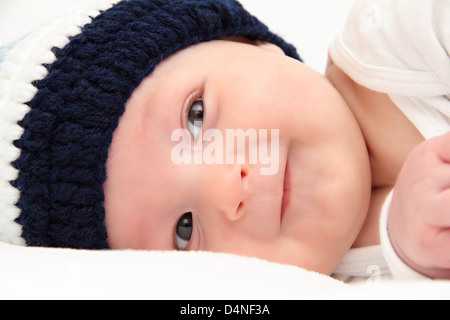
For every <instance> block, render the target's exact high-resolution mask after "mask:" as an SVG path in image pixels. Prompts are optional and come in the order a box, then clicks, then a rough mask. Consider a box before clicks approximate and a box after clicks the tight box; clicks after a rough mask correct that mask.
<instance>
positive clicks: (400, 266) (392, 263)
mask: <svg viewBox="0 0 450 320" xmlns="http://www.w3.org/2000/svg"><path fill="white" fill-rule="evenodd" d="M393 193H394V191H392V192H391V193H390V194H389V196H388V197H387V199H386V201H385V203H384V205H383V208H382V212H381V218H380V240H381V247H382V251H383V255H384V258H385V260H386V263H387V264H388V266H389V269H390V271H391V274H392V277H393V278H394V279H395V280H425V279H428V280H431V279H429V278H427V277H425V276H423V275H421V274H420V273H418V272H416V271H414V270H413V269H411V268H410V267H409V266H408V265H407V264H406V263H404V262H403V261H402V260H401V259H400V257H399V256H398V255H397V253H396V252H395V249H394V247H393V246H392V243H391V239H390V238H389V231H388V219H389V209H390V207H391V201H392V196H393Z"/></svg>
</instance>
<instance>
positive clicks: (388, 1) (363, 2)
mask: <svg viewBox="0 0 450 320" xmlns="http://www.w3.org/2000/svg"><path fill="white" fill-rule="evenodd" d="M449 53H450V0H419V1H411V0H356V2H355V4H354V6H353V8H352V10H351V11H350V14H349V16H348V20H347V23H346V26H345V27H344V30H343V31H342V32H341V33H340V34H339V35H338V37H337V38H336V40H335V42H334V43H333V44H332V45H331V47H330V56H331V58H332V59H333V62H334V63H335V64H336V65H337V66H338V67H339V68H340V69H342V70H343V71H344V72H345V73H346V74H348V75H349V76H350V77H351V78H352V79H353V80H354V81H355V82H357V83H358V84H360V85H362V86H364V87H367V88H369V89H371V90H374V91H377V92H382V93H385V94H387V95H388V96H389V97H390V98H391V99H392V101H393V102H394V103H395V104H396V105H397V107H398V108H399V109H400V110H401V111H402V112H403V113H404V114H405V116H406V117H407V118H408V119H409V120H410V121H411V122H412V123H413V124H414V125H415V126H416V128H417V129H418V130H419V132H420V133H421V134H422V135H423V136H424V138H426V139H430V138H432V137H435V136H439V135H442V134H444V133H446V132H449V131H450V100H449V99H450V57H449ZM394 192H395V190H394ZM391 196H392V194H391V195H390V196H389V197H388V199H387V200H386V203H385V206H384V209H383V213H382V218H381V221H380V235H381V242H382V245H381V246H376V247H370V248H363V249H357V250H351V251H350V252H349V253H348V255H347V256H346V257H345V258H344V259H343V261H342V263H341V264H340V265H339V267H338V268H337V269H336V271H335V275H336V277H337V278H339V279H343V280H349V279H350V278H354V277H357V278H358V277H365V278H370V277H372V276H373V274H374V272H378V271H379V272H380V273H379V275H380V276H384V275H388V274H391V275H392V276H393V277H394V278H395V279H400V278H403V279H405V278H407V279H413V278H421V276H420V275H419V274H418V273H416V272H414V271H413V270H412V269H410V268H409V267H408V266H406V265H405V264H404V263H403V262H402V261H401V260H400V258H399V257H398V256H397V255H396V253H395V251H394V249H393V248H392V246H391V243H390V240H389V235H388V231H387V220H388V219H387V218H388V214H389V206H390V199H391ZM377 266H378V267H379V269H376V267H377ZM387 266H388V268H386V267H387ZM374 270H375V271H374ZM364 274H365V276H364Z"/></svg>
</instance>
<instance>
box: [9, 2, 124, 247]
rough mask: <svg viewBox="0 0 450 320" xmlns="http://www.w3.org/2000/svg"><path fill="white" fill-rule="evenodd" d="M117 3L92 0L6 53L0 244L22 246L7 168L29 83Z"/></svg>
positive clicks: (14, 154)
mask: <svg viewBox="0 0 450 320" xmlns="http://www.w3.org/2000/svg"><path fill="white" fill-rule="evenodd" d="M117 2H119V0H97V1H95V0H93V1H91V2H89V3H88V4H86V5H85V7H84V8H76V9H74V10H73V12H72V13H71V14H69V15H67V16H64V17H61V18H58V19H56V20H54V21H52V22H50V23H48V24H46V25H44V26H42V27H40V28H39V29H37V30H35V31H33V32H32V33H30V34H29V35H28V36H27V37H26V38H24V39H23V40H22V41H21V42H20V43H19V44H18V45H17V46H16V47H15V48H14V49H13V50H11V52H9V54H8V57H7V59H6V61H5V63H4V65H3V69H2V70H0V241H5V242H10V243H13V244H18V245H25V240H24V239H23V238H22V237H21V234H22V227H21V226H20V225H19V224H17V223H16V222H14V220H15V219H16V218H18V217H19V215H20V209H19V208H17V207H16V205H15V204H16V203H17V202H18V201H19V198H20V192H19V190H17V189H16V188H14V187H13V186H11V184H10V183H9V181H12V180H15V179H17V177H18V170H16V169H14V168H13V167H12V166H11V162H13V161H15V160H17V158H18V157H19V156H20V150H19V149H17V148H16V147H15V146H14V145H13V141H14V140H17V139H19V138H20V137H21V136H22V134H23V129H22V128H21V127H20V126H19V125H18V124H17V122H18V121H20V120H22V119H23V117H24V116H25V115H26V114H27V113H28V112H29V110H30V108H29V107H28V106H27V105H26V104H25V103H27V102H29V101H30V100H31V99H32V98H33V97H34V95H35V94H36V93H37V89H36V88H35V87H34V86H33V85H32V84H31V83H32V82H33V81H35V80H41V79H43V78H44V77H45V76H47V74H48V71H47V69H46V68H45V67H43V64H51V63H53V62H54V61H55V60H56V57H55V55H54V54H53V53H52V52H51V49H52V48H54V47H58V48H63V47H64V46H65V45H67V44H68V43H69V37H73V36H75V35H77V34H79V33H80V31H81V27H83V26H84V25H86V24H88V23H90V22H91V21H92V20H91V18H95V17H96V16H98V15H99V14H100V11H101V10H107V9H109V8H110V7H112V5H113V4H115V3H117Z"/></svg>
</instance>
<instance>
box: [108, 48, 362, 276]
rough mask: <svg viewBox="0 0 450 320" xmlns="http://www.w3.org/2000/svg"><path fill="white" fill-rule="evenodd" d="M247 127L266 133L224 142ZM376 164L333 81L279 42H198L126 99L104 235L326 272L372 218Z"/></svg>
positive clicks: (118, 241)
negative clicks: (240, 142) (373, 167)
mask: <svg viewBox="0 0 450 320" xmlns="http://www.w3.org/2000/svg"><path fill="white" fill-rule="evenodd" d="M238 129H243V131H242V132H244V133H247V134H248V137H250V136H252V137H253V138H255V137H256V138H255V139H256V140H254V139H253V145H252V147H250V146H249V145H250V143H249V141H250V138H247V140H246V141H247V144H246V145H245V146H246V149H245V152H244V153H242V152H241V153H239V152H238V149H239V148H238V140H239V138H236V140H234V139H233V141H234V142H235V143H234V144H233V143H231V139H227V133H228V134H230V133H233V132H234V133H236V132H238ZM265 134H266V136H267V139H266V140H267V141H264V140H265V139H264V137H265ZM208 137H209V138H208ZM265 148H267V150H266V149H265ZM190 152H192V154H191V155H190V156H189V153H190ZM252 152H253V153H252ZM235 155H236V157H234V156H235ZM227 156H228V158H227ZM269 160H270V161H269ZM368 163H369V162H368V159H367V151H366V147H365V144H364V139H363V137H362V135H361V132H360V129H359V127H358V125H357V123H356V121H355V119H354V117H353V115H352V113H351V112H350V110H349V108H348V106H347V105H346V103H345V102H344V101H343V99H342V98H341V96H340V95H339V94H338V93H337V92H336V90H335V89H334V88H333V87H332V86H331V85H330V84H329V82H328V81H327V80H326V79H325V78H324V77H322V76H321V75H319V74H318V73H316V72H314V71H313V70H311V69H309V68H308V67H306V66H305V65H303V64H301V63H299V62H298V61H296V60H293V59H291V58H288V57H286V56H285V55H284V54H283V53H282V52H281V51H280V50H278V48H276V47H274V46H271V45H267V44H252V45H250V44H245V43H240V42H232V41H224V40H217V41H211V42H207V43H202V44H199V45H197V46H193V47H189V48H187V49H185V50H182V51H180V52H178V53H177V54H175V55H173V56H171V57H170V58H169V59H166V60H165V61H163V62H162V63H161V64H160V65H159V66H158V67H157V68H156V70H155V71H154V72H153V73H152V74H151V75H150V76H149V77H147V78H146V79H145V80H144V81H143V82H142V83H141V85H140V86H139V87H138V88H137V89H136V90H135V92H134V93H133V95H132V97H131V98H130V100H129V101H128V103H127V106H126V111H125V114H124V115H123V116H122V117H121V119H120V122H119V127H118V128H117V130H116V131H115V132H114V137H113V142H112V145H111V148H110V151H109V159H108V161H107V173H108V179H107V181H106V183H105V185H104V190H105V203H104V206H105V209H106V226H107V230H108V235H109V238H108V242H109V244H110V246H111V248H112V249H125V248H127V249H149V250H153V249H156V250H172V249H179V250H196V251H197V250H201V251H213V252H225V253H234V254H238V255H244V256H252V257H258V258H262V259H267V260H269V261H274V262H280V263H285V264H292V265H297V266H300V267H304V268H307V269H310V270H314V271H318V272H322V273H328V274H329V273H331V272H332V271H333V269H334V268H335V266H336V265H337V263H338V262H339V261H340V260H341V258H342V256H343V255H344V254H345V252H346V251H347V250H348V249H349V248H350V247H351V245H352V243H353V241H354V240H355V238H356V236H357V235H358V233H359V231H360V228H361V225H362V223H363V221H364V218H365V213H366V211H367V206H368V199H369V194H370V169H369V165H368Z"/></svg>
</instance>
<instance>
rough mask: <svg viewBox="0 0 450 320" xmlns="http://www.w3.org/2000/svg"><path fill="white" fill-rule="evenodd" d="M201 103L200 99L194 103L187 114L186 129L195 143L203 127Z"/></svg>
mask: <svg viewBox="0 0 450 320" xmlns="http://www.w3.org/2000/svg"><path fill="white" fill-rule="evenodd" d="M203 111H204V110H203V101H202V100H201V99H199V100H197V101H195V102H194V103H193V104H192V106H191V108H190V109H189V112H188V128H189V131H190V132H191V134H192V136H193V137H194V141H197V139H198V137H199V135H200V132H201V130H202V126H203Z"/></svg>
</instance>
